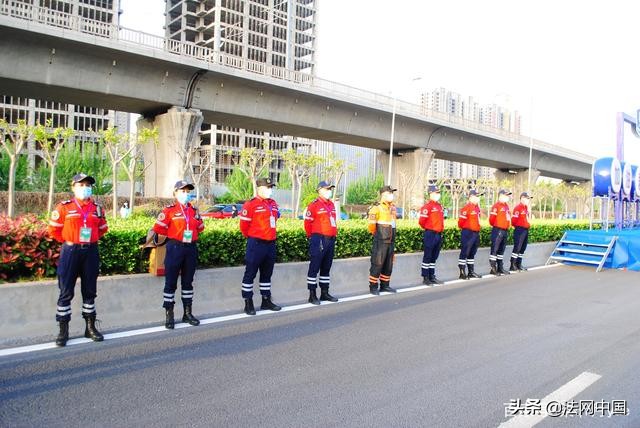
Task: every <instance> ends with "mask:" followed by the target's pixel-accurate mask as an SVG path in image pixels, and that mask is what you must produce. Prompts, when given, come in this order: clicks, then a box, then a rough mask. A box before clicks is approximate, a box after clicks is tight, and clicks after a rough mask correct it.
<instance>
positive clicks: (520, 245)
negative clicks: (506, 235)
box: [511, 226, 529, 261]
mask: <svg viewBox="0 0 640 428" xmlns="http://www.w3.org/2000/svg"><path fill="white" fill-rule="evenodd" d="M528 242H529V229H526V228H524V227H520V226H516V228H515V230H514V231H513V252H512V253H511V258H512V259H520V261H522V257H524V252H525V251H526V249H527V243H528Z"/></svg>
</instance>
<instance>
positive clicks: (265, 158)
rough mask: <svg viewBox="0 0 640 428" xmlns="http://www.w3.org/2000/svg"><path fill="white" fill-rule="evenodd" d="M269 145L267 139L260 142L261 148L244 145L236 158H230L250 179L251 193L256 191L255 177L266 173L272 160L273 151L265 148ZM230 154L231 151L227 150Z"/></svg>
mask: <svg viewBox="0 0 640 428" xmlns="http://www.w3.org/2000/svg"><path fill="white" fill-rule="evenodd" d="M266 147H269V140H268V139H265V140H264V141H263V142H262V148H257V147H245V148H243V149H242V150H240V153H239V156H238V157H237V160H236V159H235V158H233V157H232V158H231V159H232V161H233V162H234V163H235V165H236V166H237V167H238V169H239V170H240V171H241V172H242V173H243V174H244V175H246V176H247V178H248V179H249V180H251V186H252V188H253V195H252V196H255V195H257V193H258V188H257V186H256V179H257V178H259V177H261V176H262V175H263V174H265V173H267V174H268V168H269V166H270V165H271V161H272V160H273V151H272V150H269V149H267V148H266ZM229 154H231V152H229Z"/></svg>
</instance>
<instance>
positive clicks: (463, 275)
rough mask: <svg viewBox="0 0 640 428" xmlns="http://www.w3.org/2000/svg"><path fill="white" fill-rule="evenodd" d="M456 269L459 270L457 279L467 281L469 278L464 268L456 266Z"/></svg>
mask: <svg viewBox="0 0 640 428" xmlns="http://www.w3.org/2000/svg"><path fill="white" fill-rule="evenodd" d="M458 269H460V276H459V277H458V279H469V277H468V276H467V273H466V272H465V270H464V266H458ZM469 273H471V272H469Z"/></svg>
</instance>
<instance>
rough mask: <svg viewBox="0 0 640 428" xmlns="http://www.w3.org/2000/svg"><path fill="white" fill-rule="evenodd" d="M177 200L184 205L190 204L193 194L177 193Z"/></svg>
mask: <svg viewBox="0 0 640 428" xmlns="http://www.w3.org/2000/svg"><path fill="white" fill-rule="evenodd" d="M176 199H177V200H178V202H180V203H181V204H182V205H185V204H186V203H187V202H189V201H190V200H191V194H190V193H184V192H178V193H176Z"/></svg>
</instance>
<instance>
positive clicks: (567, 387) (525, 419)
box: [498, 372, 602, 428]
mask: <svg viewBox="0 0 640 428" xmlns="http://www.w3.org/2000/svg"><path fill="white" fill-rule="evenodd" d="M601 377H602V376H600V375H599V374H595V373H589V372H583V373H581V374H580V375H579V376H577V377H576V378H574V379H573V380H570V381H569V382H567V383H565V384H564V385H562V386H561V387H560V388H558V389H556V390H555V391H553V392H552V393H551V394H549V395H547V396H546V397H544V398H543V399H542V400H541V401H540V404H541V409H542V410H541V411H540V414H538V415H517V416H514V417H513V418H511V419H509V420H508V421H506V422H503V423H501V424H500V425H499V427H498V428H525V427H532V426H534V425H536V424H538V423H539V422H541V421H542V420H543V419H544V418H546V417H547V416H549V414H548V413H547V406H548V404H549V403H551V402H555V403H563V404H564V403H566V402H567V401H569V400H571V399H572V398H573V397H575V396H576V395H578V394H580V393H581V392H582V391H584V390H585V389H587V388H588V387H589V386H591V385H593V384H594V383H595V382H596V381H598V379H600V378H601Z"/></svg>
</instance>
